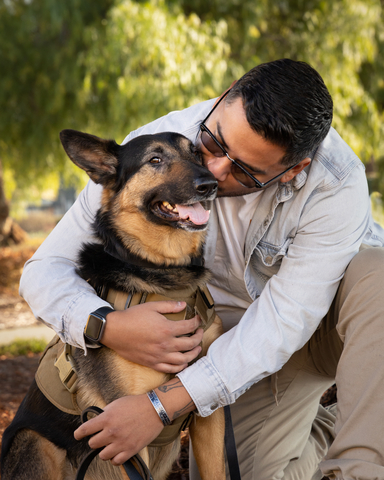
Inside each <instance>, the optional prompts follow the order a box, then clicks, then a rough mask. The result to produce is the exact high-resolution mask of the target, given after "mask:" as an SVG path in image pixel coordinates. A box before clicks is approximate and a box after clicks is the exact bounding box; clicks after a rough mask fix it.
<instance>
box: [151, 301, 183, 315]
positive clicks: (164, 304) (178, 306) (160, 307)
mask: <svg viewBox="0 0 384 480" xmlns="http://www.w3.org/2000/svg"><path fill="white" fill-rule="evenodd" d="M146 305H149V306H151V307H153V309H154V310H155V311H156V312H159V313H177V312H181V310H184V308H185V307H186V303H185V302H171V301H167V300H165V301H161V302H149V303H147V304H146Z"/></svg>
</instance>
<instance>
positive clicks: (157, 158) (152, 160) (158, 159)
mask: <svg viewBox="0 0 384 480" xmlns="http://www.w3.org/2000/svg"><path fill="white" fill-rule="evenodd" d="M161 162H162V160H161V158H159V157H153V158H151V160H150V161H149V163H161Z"/></svg>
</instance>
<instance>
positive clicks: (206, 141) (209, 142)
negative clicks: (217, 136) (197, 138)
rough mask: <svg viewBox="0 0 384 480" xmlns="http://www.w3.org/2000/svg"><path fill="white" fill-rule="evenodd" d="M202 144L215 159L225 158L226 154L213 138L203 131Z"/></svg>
mask: <svg viewBox="0 0 384 480" xmlns="http://www.w3.org/2000/svg"><path fill="white" fill-rule="evenodd" d="M201 143H202V144H203V145H204V147H205V148H206V149H207V150H208V151H209V152H211V153H212V155H214V156H215V157H224V156H225V153H224V152H223V150H222V149H221V148H220V147H219V146H218V145H217V143H216V142H215V141H214V140H213V138H212V137H211V136H210V135H209V134H208V133H207V132H206V131H205V130H201Z"/></svg>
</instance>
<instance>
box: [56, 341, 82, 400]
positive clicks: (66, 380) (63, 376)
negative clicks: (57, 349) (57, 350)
mask: <svg viewBox="0 0 384 480" xmlns="http://www.w3.org/2000/svg"><path fill="white" fill-rule="evenodd" d="M55 367H56V368H57V369H58V370H59V376H60V380H61V382H62V384H63V385H64V387H65V388H66V389H67V390H68V391H69V392H70V393H75V392H76V391H77V384H78V378H77V373H76V364H75V360H74V358H73V356H72V345H69V344H68V343H66V344H65V345H64V348H63V351H62V352H61V354H60V355H59V356H58V358H57V359H56V361H55Z"/></svg>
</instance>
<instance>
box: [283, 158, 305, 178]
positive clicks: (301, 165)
mask: <svg viewBox="0 0 384 480" xmlns="http://www.w3.org/2000/svg"><path fill="white" fill-rule="evenodd" d="M310 163H311V159H310V157H307V158H304V160H302V161H301V162H300V163H298V164H297V165H295V166H294V167H293V168H292V170H289V171H288V172H287V173H285V174H284V175H283V176H282V177H281V178H280V182H281V183H286V182H289V181H290V180H292V178H294V177H296V175H297V174H299V173H300V172H301V171H302V170H304V168H305V167H307V166H308V165H309V164H310Z"/></svg>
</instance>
